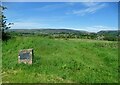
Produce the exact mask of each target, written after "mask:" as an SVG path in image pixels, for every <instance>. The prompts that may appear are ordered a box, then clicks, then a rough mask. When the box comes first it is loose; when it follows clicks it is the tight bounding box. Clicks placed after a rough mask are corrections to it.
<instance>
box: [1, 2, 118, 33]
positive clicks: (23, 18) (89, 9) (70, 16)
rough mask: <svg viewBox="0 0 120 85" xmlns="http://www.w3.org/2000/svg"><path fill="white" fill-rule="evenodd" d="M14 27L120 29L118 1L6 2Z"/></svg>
mask: <svg viewBox="0 0 120 85" xmlns="http://www.w3.org/2000/svg"><path fill="white" fill-rule="evenodd" d="M3 5H4V6H6V7H7V8H8V9H7V10H6V11H4V14H5V15H6V17H7V19H8V20H7V22H13V23H14V25H13V26H12V27H11V29H40V28H44V29H46V28H54V29H75V30H85V31H90V32H98V31H100V30H117V29H118V3H117V2H106V3H105V2H96V3H95V2H4V3H3Z"/></svg>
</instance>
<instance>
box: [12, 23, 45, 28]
mask: <svg viewBox="0 0 120 85" xmlns="http://www.w3.org/2000/svg"><path fill="white" fill-rule="evenodd" d="M43 26H47V25H45V24H40V23H36V22H16V23H14V25H13V26H11V29H39V28H41V27H43Z"/></svg>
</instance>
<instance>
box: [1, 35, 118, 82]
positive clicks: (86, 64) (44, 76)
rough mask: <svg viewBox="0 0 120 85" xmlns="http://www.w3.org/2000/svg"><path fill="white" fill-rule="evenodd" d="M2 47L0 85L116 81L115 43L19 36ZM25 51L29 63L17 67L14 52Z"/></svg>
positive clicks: (116, 51) (116, 49)
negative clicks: (30, 50)
mask: <svg viewBox="0 0 120 85" xmlns="http://www.w3.org/2000/svg"><path fill="white" fill-rule="evenodd" d="M11 43H13V44H11ZM2 46H3V50H2V53H3V55H2V56H3V57H2V77H3V78H2V80H3V81H2V82H3V83H56V82H57V83H58V82H59V83H117V82H118V47H117V46H118V45H117V42H111V41H98V40H85V39H69V40H64V39H49V38H47V37H46V38H45V37H44V38H42V37H40V36H36V37H35V36H29V37H28V36H26V37H25V36H21V37H16V38H12V39H10V40H8V42H3V44H2ZM28 48H33V49H34V60H33V64H32V65H25V64H18V63H17V59H18V51H19V50H21V49H28Z"/></svg>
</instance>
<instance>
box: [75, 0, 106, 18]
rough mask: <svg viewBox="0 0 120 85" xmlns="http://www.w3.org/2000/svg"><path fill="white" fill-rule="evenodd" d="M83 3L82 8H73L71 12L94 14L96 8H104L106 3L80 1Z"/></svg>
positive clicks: (82, 14)
mask: <svg viewBox="0 0 120 85" xmlns="http://www.w3.org/2000/svg"><path fill="white" fill-rule="evenodd" d="M82 5H84V7H85V8H84V9H80V10H73V14H77V15H81V16H84V15H86V14H94V13H95V12H97V11H98V10H100V9H102V8H105V7H106V6H107V4H105V3H95V2H85V3H82Z"/></svg>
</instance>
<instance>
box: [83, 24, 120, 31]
mask: <svg viewBox="0 0 120 85" xmlns="http://www.w3.org/2000/svg"><path fill="white" fill-rule="evenodd" d="M85 30H86V31H89V32H98V31H101V30H118V28H117V27H109V26H102V25H98V26H90V27H86V28H85Z"/></svg>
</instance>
